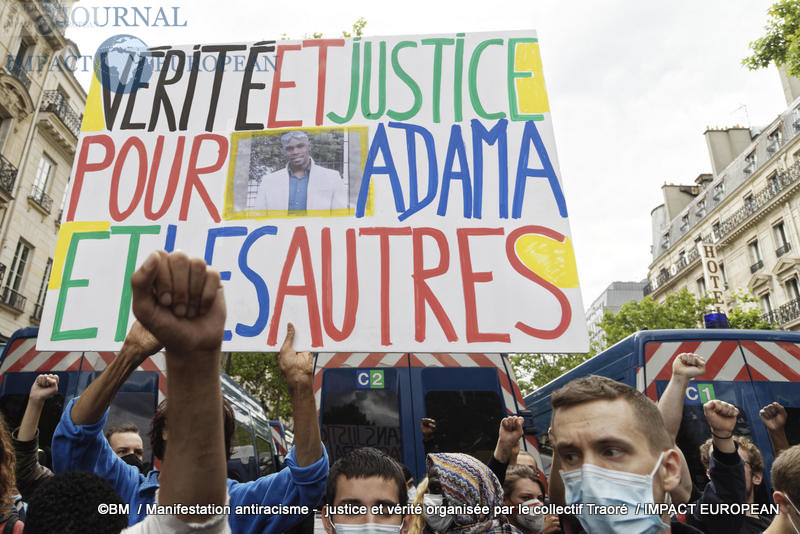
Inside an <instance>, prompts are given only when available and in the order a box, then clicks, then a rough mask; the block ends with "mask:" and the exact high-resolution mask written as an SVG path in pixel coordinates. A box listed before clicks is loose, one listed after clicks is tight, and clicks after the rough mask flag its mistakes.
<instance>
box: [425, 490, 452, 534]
mask: <svg viewBox="0 0 800 534" xmlns="http://www.w3.org/2000/svg"><path fill="white" fill-rule="evenodd" d="M422 504H423V514H424V516H425V522H426V523H427V524H428V527H429V528H430V529H431V530H433V531H434V532H444V531H446V530H447V527H449V526H450V523H452V522H453V516H451V515H450V514H444V515H443V514H442V513H441V511H440V510H439V508H440V507H441V506H442V505H443V504H444V497H443V496H442V495H439V494H436V493H426V494H425V495H423V496H422Z"/></svg>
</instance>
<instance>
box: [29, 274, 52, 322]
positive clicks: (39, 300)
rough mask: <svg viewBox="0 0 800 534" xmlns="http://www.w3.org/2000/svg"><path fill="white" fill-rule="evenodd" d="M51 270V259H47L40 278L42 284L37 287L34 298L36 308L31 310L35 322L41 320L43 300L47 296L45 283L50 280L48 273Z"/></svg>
mask: <svg viewBox="0 0 800 534" xmlns="http://www.w3.org/2000/svg"><path fill="white" fill-rule="evenodd" d="M52 268H53V258H47V265H46V266H45V268H44V276H42V283H41V285H40V286H39V294H38V295H37V296H36V306H34V308H33V318H34V319H36V320H37V321H40V320H41V319H42V310H43V309H44V298H45V297H46V296H47V282H48V281H49V280H50V271H51V270H52Z"/></svg>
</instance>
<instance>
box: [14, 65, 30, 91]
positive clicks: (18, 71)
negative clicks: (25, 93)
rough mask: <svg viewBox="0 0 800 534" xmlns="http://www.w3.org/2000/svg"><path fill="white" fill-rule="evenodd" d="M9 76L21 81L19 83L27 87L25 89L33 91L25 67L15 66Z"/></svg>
mask: <svg viewBox="0 0 800 534" xmlns="http://www.w3.org/2000/svg"><path fill="white" fill-rule="evenodd" d="M9 74H11V76H13V77H14V78H16V79H17V80H19V82H20V83H21V84H22V85H24V86H25V89H27V90H29V91H30V89H31V79H30V76H28V73H27V72H26V71H25V67H23V66H22V65H14V67H13V68H12V69H11V70H10V71H9Z"/></svg>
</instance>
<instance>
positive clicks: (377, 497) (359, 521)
mask: <svg viewBox="0 0 800 534" xmlns="http://www.w3.org/2000/svg"><path fill="white" fill-rule="evenodd" d="M407 502H408V494H407V491H406V478H405V476H404V475H403V469H402V466H401V465H400V464H399V463H398V462H397V461H396V460H395V459H394V458H392V457H391V456H389V455H388V454H386V453H384V452H382V451H380V450H378V449H374V448H372V447H361V448H359V449H354V450H352V451H350V452H348V453H347V454H345V455H343V456H341V457H340V458H339V459H337V460H336V462H334V464H333V466H332V467H331V471H330V476H329V477H328V485H327V488H326V489H325V506H324V507H323V510H322V525H323V527H324V528H325V532H327V533H328V534H355V533H360V532H364V533H368V532H380V533H382V534H401V533H402V534H405V533H406V532H407V531H408V527H409V525H410V519H409V518H408V517H407V516H406V515H405V514H404V513H403V512H402V510H401V505H402V506H405V505H406V503H407ZM359 507H364V508H363V509H359ZM378 507H380V508H378Z"/></svg>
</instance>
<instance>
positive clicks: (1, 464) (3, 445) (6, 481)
mask: <svg viewBox="0 0 800 534" xmlns="http://www.w3.org/2000/svg"><path fill="white" fill-rule="evenodd" d="M16 465H17V457H16V455H15V454H14V447H13V445H12V444H11V432H9V431H8V426H7V425H6V420H5V418H4V417H3V415H2V414H0V506H2V505H5V504H6V503H9V502H11V496H12V495H13V494H14V488H15V486H16V485H17V481H16V475H15V472H16Z"/></svg>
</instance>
